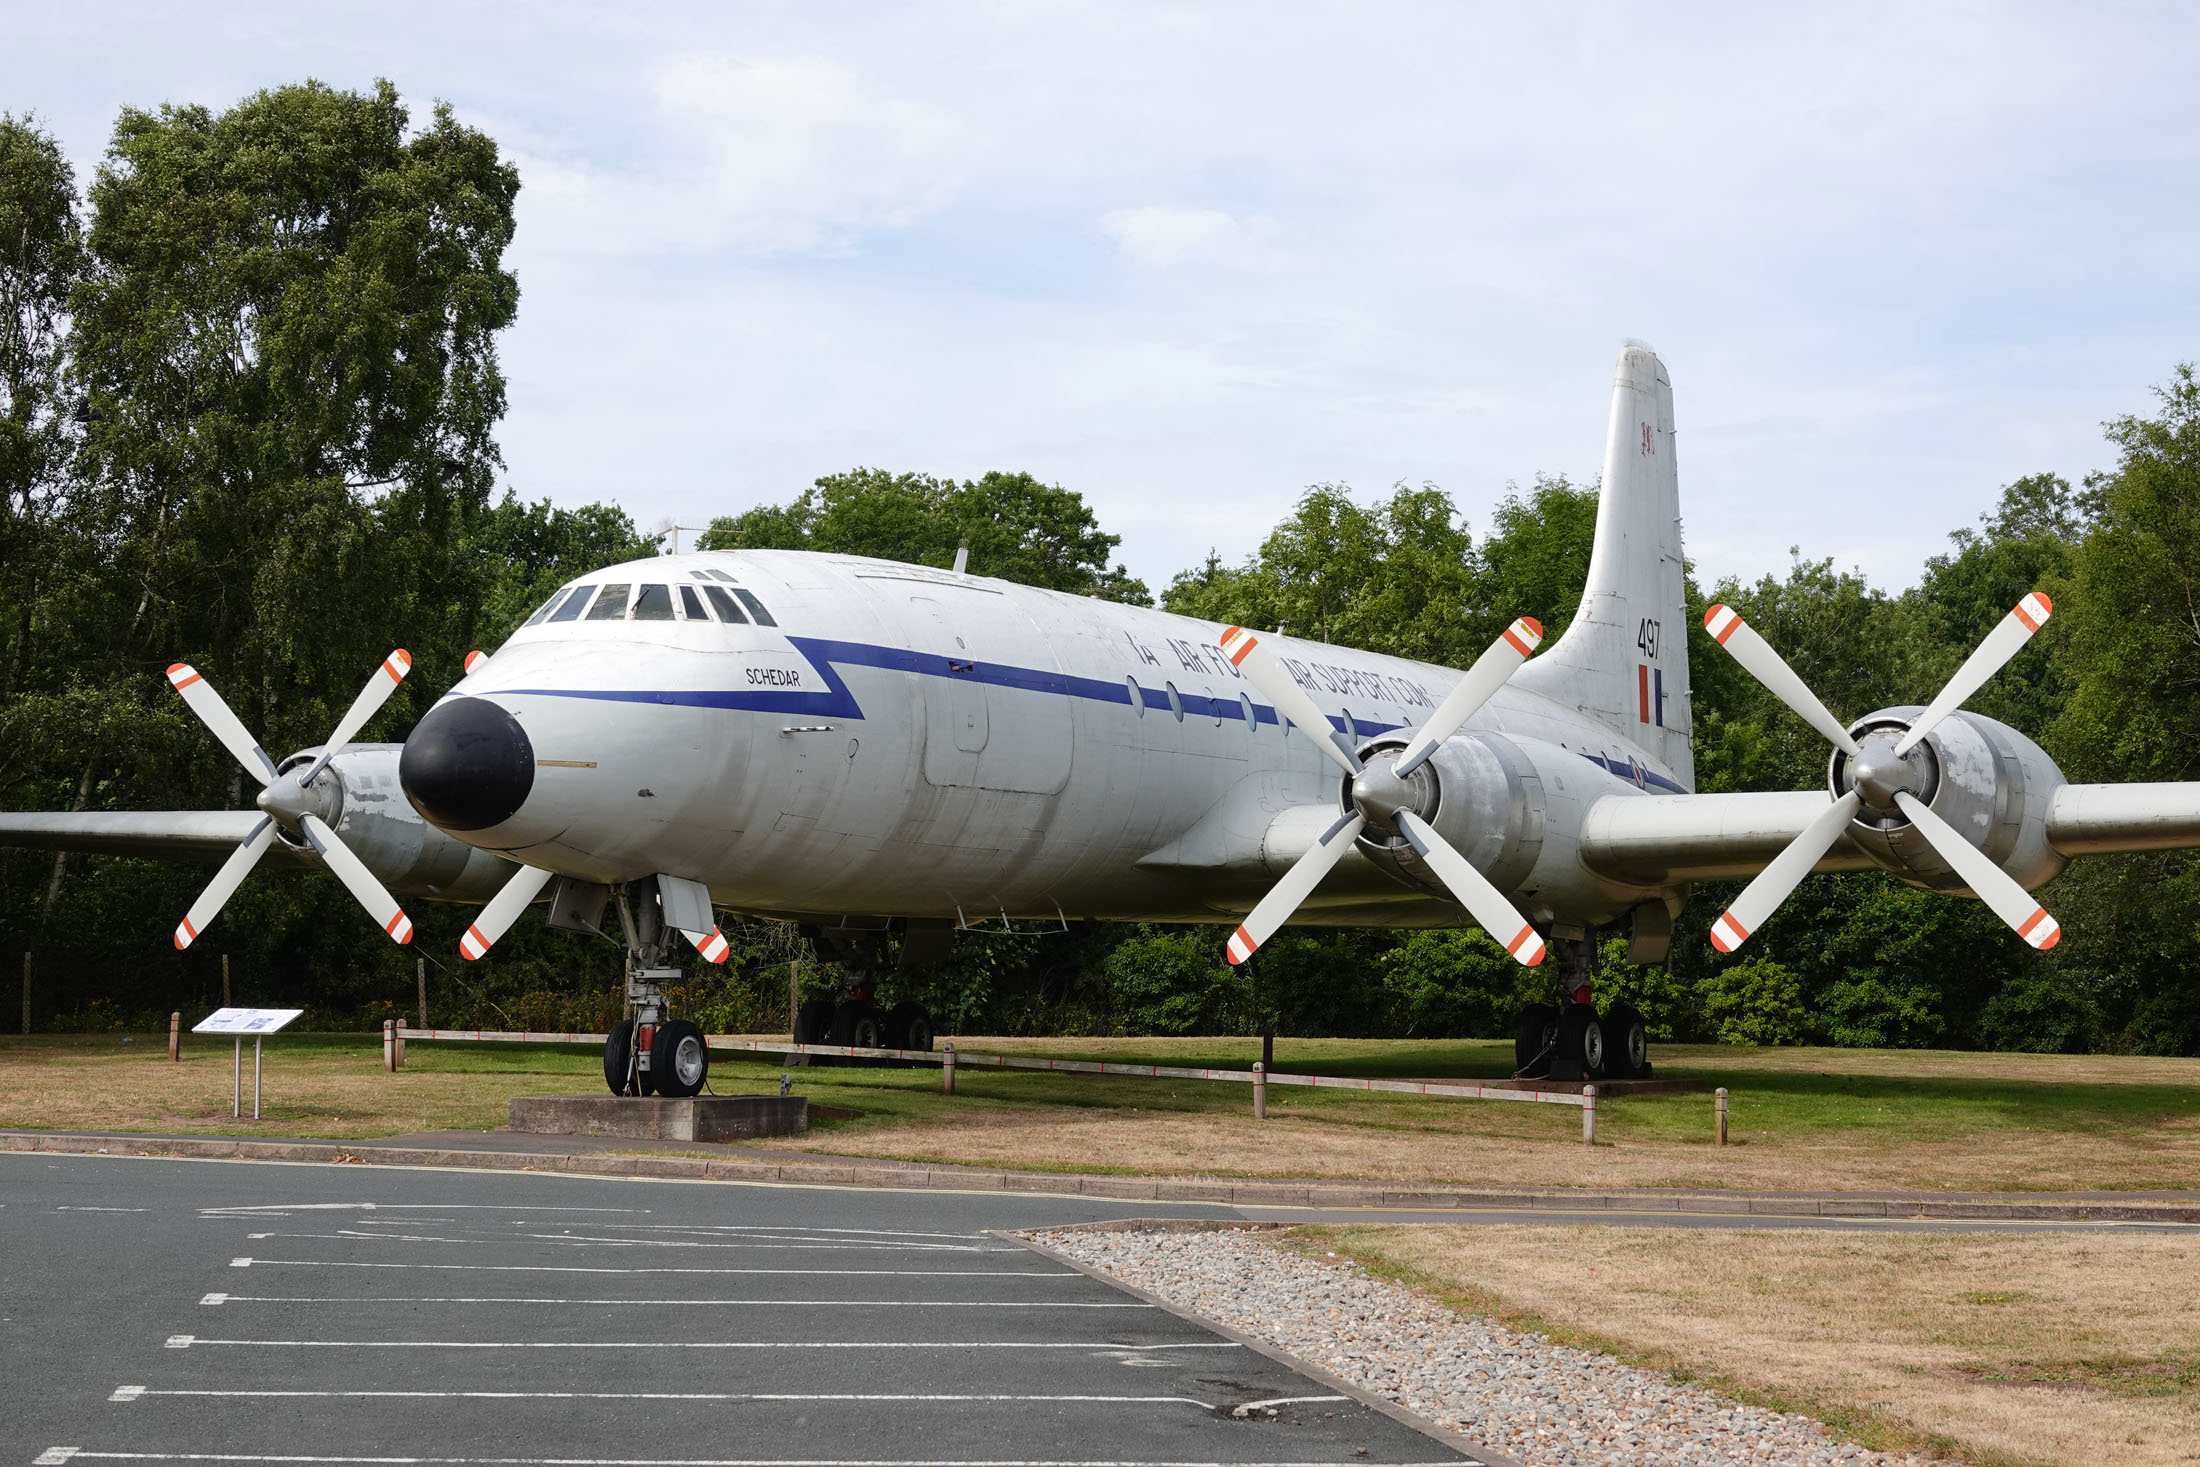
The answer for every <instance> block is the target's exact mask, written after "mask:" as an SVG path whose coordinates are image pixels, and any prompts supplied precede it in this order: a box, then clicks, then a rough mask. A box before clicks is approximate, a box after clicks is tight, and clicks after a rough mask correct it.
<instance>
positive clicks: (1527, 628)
mask: <svg viewBox="0 0 2200 1467" xmlns="http://www.w3.org/2000/svg"><path fill="white" fill-rule="evenodd" d="M1504 637H1505V641H1506V642H1507V643H1508V644H1509V645H1510V646H1511V647H1512V649H1513V650H1514V651H1515V652H1518V653H1519V654H1520V655H1521V656H1522V657H1526V656H1527V655H1528V654H1529V653H1531V652H1533V651H1535V649H1536V648H1538V647H1540V646H1542V645H1543V623H1541V622H1539V621H1537V620H1536V619H1535V618H1534V617H1532V616H1523V617H1520V618H1518V619H1517V620H1515V621H1514V622H1513V624H1512V625H1511V626H1509V627H1507V628H1505V632H1504Z"/></svg>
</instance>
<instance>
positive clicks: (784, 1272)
mask: <svg viewBox="0 0 2200 1467" xmlns="http://www.w3.org/2000/svg"><path fill="white" fill-rule="evenodd" d="M229 1266H230V1267H231V1268H411V1269H437V1270H445V1271H449V1272H455V1273H608V1274H629V1273H696V1274H742V1275H751V1274H754V1275H770V1276H772V1277H786V1276H799V1277H801V1278H816V1277H817V1270H816V1269H814V1268H674V1267H672V1266H670V1265H661V1266H658V1267H655V1268H651V1267H642V1268H590V1267H588V1266H586V1265H584V1264H571V1263H374V1262H368V1261H366V1260H364V1259H356V1258H254V1257H252V1256H251V1255H249V1254H247V1255H245V1256H244V1257H242V1258H232V1259H230V1260H229ZM833 1274H834V1276H835V1277H837V1278H888V1279H1081V1278H1084V1277H1086V1275H1085V1274H1081V1273H1079V1272H1077V1270H1075V1269H1073V1268H1062V1269H1044V1270H1041V1269H1032V1268H836V1269H834V1270H833Z"/></svg>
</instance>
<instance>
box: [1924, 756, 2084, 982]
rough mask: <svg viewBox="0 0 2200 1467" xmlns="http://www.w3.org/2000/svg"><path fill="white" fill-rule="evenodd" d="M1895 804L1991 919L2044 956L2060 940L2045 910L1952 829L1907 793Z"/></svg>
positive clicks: (2058, 928) (2059, 931) (2057, 924)
mask: <svg viewBox="0 0 2200 1467" xmlns="http://www.w3.org/2000/svg"><path fill="white" fill-rule="evenodd" d="M1894 802H1895V804H1897V805H1899V806H1900V807H1901V809H1902V813H1903V814H1905V815H1907V816H1909V817H1910V823H1911V824H1912V825H1915V826H1916V827H1917V831H1918V834H1920V835H1922V836H1924V837H1925V839H1926V840H1928V841H1930V842H1931V843H1932V847H1933V849H1934V850H1936V851H1938V852H1940V858H1941V859H1942V860H1943V861H1946V862H1947V863H1948V864H1949V865H1950V866H1953V867H1955V871H1956V875H1958V876H1960V877H1962V878H1963V884H1964V885H1965V886H1968V887H1969V888H1971V890H1972V891H1973V892H1974V893H1976V894H1977V896H1978V899H1979V900H1980V901H1982V902H1984V903H1986V905H1987V906H1989V907H1991V908H1993V909H1994V915H1995V916H1997V917H1999V918H2001V920H2002V921H2004V922H2006V923H2008V924H2009V925H2010V927H2012V928H2013V929H2015V931H2016V934H2017V936H2019V937H2021V938H2023V939H2024V940H2025V941H2026V942H2029V943H2031V944H2032V946H2034V947H2036V948H2038V949H2040V951H2042V952H2045V951H2046V950H2047V949H2049V948H2051V947H2053V946H2054V945H2055V944H2056V943H2057V942H2058V941H2060V940H2061V938H2062V924H2061V923H2060V922H2057V921H2056V920H2055V919H2054V918H2053V917H2050V916H2048V915H2047V908H2045V907H2043V906H2041V905H2040V904H2039V903H2038V902H2036V901H2034V900H2032V893H2030V892H2028V891H2026V890H2025V889H2024V888H2023V887H2021V886H2019V885H2017V882H2016V878H2015V877H2013V876H2011V875H2010V874H2009V873H2008V872H2006V871H2004V870H2002V869H2001V868H2000V867H1999V866H1996V865H1995V864H1994V863H1993V861H1992V860H1991V859H1990V858H1989V857H1988V856H1987V854H1986V853H1985V852H1984V851H1982V850H1980V849H1979V848H1978V847H1977V846H1974V845H1972V844H1971V843H1970V842H1969V841H1967V840H1965V839H1964V838H1963V837H1962V836H1960V835H1958V834H1956V830H1955V827H1954V826H1952V825H1950V824H1949V823H1948V822H1947V821H1945V820H1943V819H1941V818H1940V817H1939V816H1938V815H1935V814H1934V813H1933V812H1932V810H1931V808H1930V807H1929V806H1927V805H1926V803H1925V802H1924V801H1923V800H1920V799H1919V798H1917V796H1915V795H1913V794H1911V793H1910V792H1909V791H1907V790H1901V791H1898V792H1896V794H1895V797H1894Z"/></svg>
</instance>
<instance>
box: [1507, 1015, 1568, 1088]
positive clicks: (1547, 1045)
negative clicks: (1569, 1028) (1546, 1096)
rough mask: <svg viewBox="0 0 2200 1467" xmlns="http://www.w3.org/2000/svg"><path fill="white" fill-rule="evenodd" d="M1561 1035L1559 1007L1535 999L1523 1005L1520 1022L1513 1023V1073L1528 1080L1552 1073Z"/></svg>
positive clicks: (1538, 1078)
mask: <svg viewBox="0 0 2200 1467" xmlns="http://www.w3.org/2000/svg"><path fill="white" fill-rule="evenodd" d="M1557 1037H1558V1010H1557V1009H1554V1008H1552V1007H1551V1006H1550V1005H1549V1004H1547V1003H1532V1004H1529V1005H1528V1006H1527V1007H1526V1008H1524V1009H1522V1010H1521V1011H1520V1019H1519V1022H1517V1023H1516V1024H1514V1026H1513V1073H1515V1074H1516V1075H1518V1076H1520V1077H1521V1078H1522V1079H1524V1080H1540V1079H1542V1078H1543V1077H1544V1076H1546V1075H1548V1074H1550V1072H1551V1055H1552V1053H1553V1052H1555V1046H1554V1043H1553V1041H1554V1040H1556V1039H1557Z"/></svg>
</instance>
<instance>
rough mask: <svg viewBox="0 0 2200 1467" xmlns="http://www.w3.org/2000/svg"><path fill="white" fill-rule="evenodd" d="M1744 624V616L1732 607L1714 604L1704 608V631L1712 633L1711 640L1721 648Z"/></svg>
mask: <svg viewBox="0 0 2200 1467" xmlns="http://www.w3.org/2000/svg"><path fill="white" fill-rule="evenodd" d="M1741 624H1742V614H1741V613H1740V612H1739V611H1736V610H1735V609H1734V608H1733V607H1731V606H1725V605H1721V604H1718V603H1714V604H1712V605H1710V606H1707V607H1705V608H1704V612H1703V629H1704V630H1705V631H1707V632H1709V633H1711V640H1712V641H1714V642H1717V643H1718V644H1719V645H1720V646H1722V647H1723V646H1725V645H1726V639H1727V638H1728V637H1731V636H1733V635H1734V629H1735V628H1736V627H1738V626H1740V625H1741Z"/></svg>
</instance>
